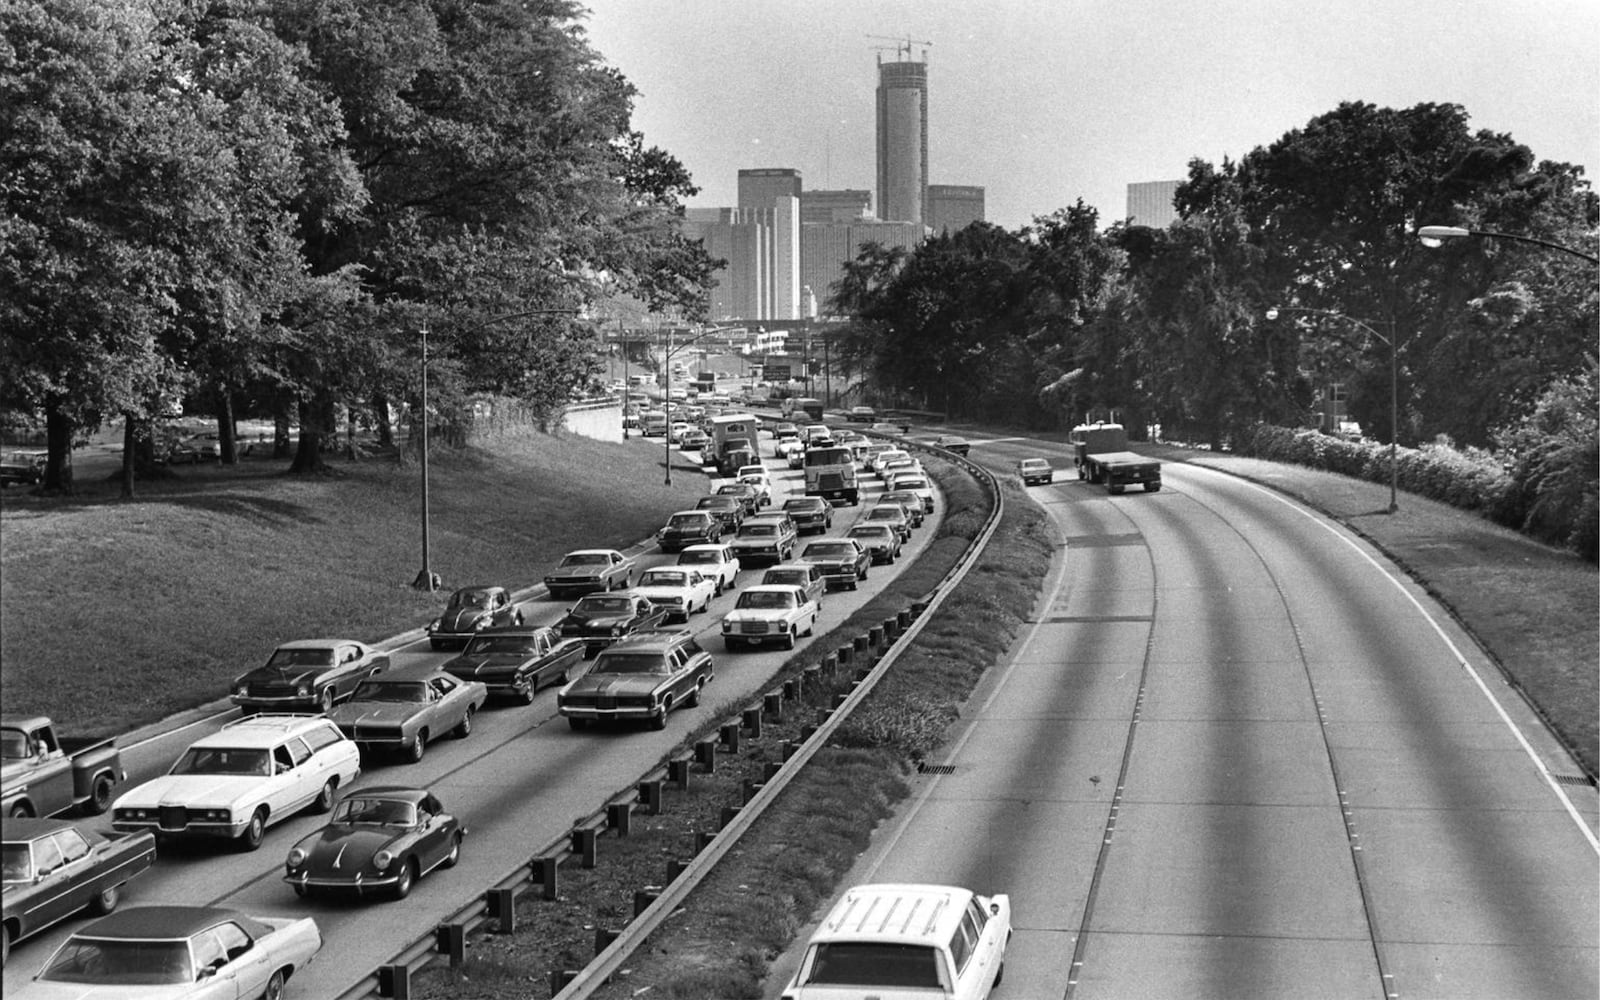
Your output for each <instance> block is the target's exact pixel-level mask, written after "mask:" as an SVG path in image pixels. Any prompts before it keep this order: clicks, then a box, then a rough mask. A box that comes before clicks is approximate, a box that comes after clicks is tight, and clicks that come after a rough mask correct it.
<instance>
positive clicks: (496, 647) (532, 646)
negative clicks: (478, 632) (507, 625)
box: [466, 635, 539, 654]
mask: <svg viewBox="0 0 1600 1000" xmlns="http://www.w3.org/2000/svg"><path fill="white" fill-rule="evenodd" d="M538 651H539V643H538V641H537V640H535V639H534V637H533V636H531V635H482V636H479V637H478V638H476V639H474V640H472V641H471V642H469V643H468V644H467V648H466V652H467V653H469V654H482V653H536V652H538Z"/></svg>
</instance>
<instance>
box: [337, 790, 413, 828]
mask: <svg viewBox="0 0 1600 1000" xmlns="http://www.w3.org/2000/svg"><path fill="white" fill-rule="evenodd" d="M333 821H334V822H335V823H345V824H348V825H350V826H413V825H415V823H416V822H417V810H416V806H415V805H413V804H412V803H410V802H407V801H406V800H405V799H379V798H370V797H367V796H363V795H357V796H353V797H351V798H348V799H345V800H344V801H342V802H340V803H339V808H338V811H336V812H335V813H334V814H333Z"/></svg>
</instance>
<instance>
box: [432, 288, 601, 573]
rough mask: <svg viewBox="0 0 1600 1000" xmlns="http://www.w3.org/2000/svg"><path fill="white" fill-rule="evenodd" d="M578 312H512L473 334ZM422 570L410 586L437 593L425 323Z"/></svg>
mask: <svg viewBox="0 0 1600 1000" xmlns="http://www.w3.org/2000/svg"><path fill="white" fill-rule="evenodd" d="M577 314H578V310H576V309H529V310H527V311H526V312H518V313H511V314H510V315H509V316H496V317H494V318H493V319H489V320H485V321H484V322H482V323H480V324H478V326H477V327H475V328H474V331H476V330H481V329H483V328H484V327H488V326H493V325H494V324H496V323H504V322H507V321H509V320H514V319H526V318H528V317H529V316H576V315H577ZM421 430H422V442H421V443H422V447H421V449H420V452H421V459H422V463H421V464H422V570H421V572H419V573H417V576H416V579H414V580H412V581H411V586H412V587H413V588H415V589H417V590H427V591H434V590H438V589H439V587H440V580H439V577H438V576H437V575H436V574H435V573H434V572H433V566H432V561H431V558H430V557H431V549H432V545H431V539H430V537H429V531H428V324H427V321H426V320H424V321H423V324H422V427H421Z"/></svg>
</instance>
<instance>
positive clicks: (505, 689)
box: [443, 625, 584, 704]
mask: <svg viewBox="0 0 1600 1000" xmlns="http://www.w3.org/2000/svg"><path fill="white" fill-rule="evenodd" d="M583 654H584V646H583V643H582V642H581V641H579V640H570V641H569V640H567V639H563V638H561V633H559V632H557V631H556V630H555V629H553V628H549V627H548V626H543V625H538V626H534V625H516V626H512V627H509V628H495V629H486V630H484V631H483V632H480V633H478V636H477V637H476V638H474V639H473V640H472V641H471V642H469V643H467V648H466V649H464V650H462V652H461V655H460V656H457V657H455V658H453V659H450V660H446V661H445V664H444V668H443V669H444V670H445V672H447V673H449V674H451V675H452V676H455V677H459V678H461V679H462V680H464V681H478V682H479V683H481V684H483V685H484V686H486V687H487V688H488V689H489V693H490V694H491V695H508V696H511V697H514V698H518V699H520V700H521V701H522V702H523V703H524V704H528V703H531V702H532V701H533V696H534V695H535V694H536V693H537V692H538V690H539V688H540V687H542V686H544V685H545V684H548V683H550V682H551V681H555V680H558V681H560V682H562V683H563V684H565V683H566V682H567V681H568V680H570V679H571V678H570V677H569V676H568V675H569V673H570V672H571V671H572V669H573V668H574V667H576V666H577V665H578V664H579V663H580V662H582V660H583Z"/></svg>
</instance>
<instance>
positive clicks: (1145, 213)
mask: <svg viewBox="0 0 1600 1000" xmlns="http://www.w3.org/2000/svg"><path fill="white" fill-rule="evenodd" d="M1182 183H1183V182H1182V181H1145V182H1143V183H1140V184H1129V185H1128V224H1129V225H1133V226H1149V227H1151V228H1152V229H1165V228H1167V227H1168V226H1170V225H1172V224H1173V223H1174V222H1176V221H1178V210H1177V209H1176V208H1173V207H1172V198H1173V196H1174V195H1176V194H1177V193H1178V185H1179V184H1182Z"/></svg>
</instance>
